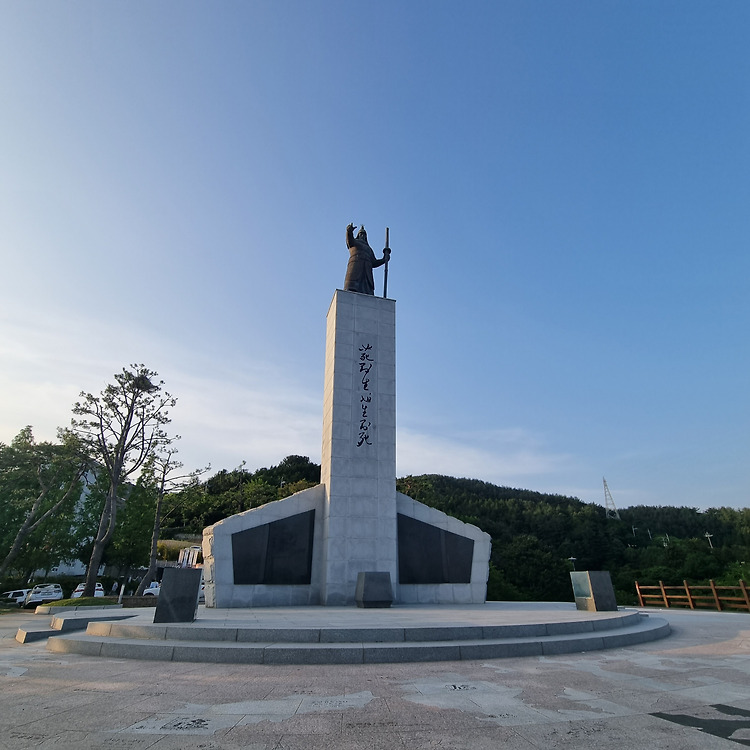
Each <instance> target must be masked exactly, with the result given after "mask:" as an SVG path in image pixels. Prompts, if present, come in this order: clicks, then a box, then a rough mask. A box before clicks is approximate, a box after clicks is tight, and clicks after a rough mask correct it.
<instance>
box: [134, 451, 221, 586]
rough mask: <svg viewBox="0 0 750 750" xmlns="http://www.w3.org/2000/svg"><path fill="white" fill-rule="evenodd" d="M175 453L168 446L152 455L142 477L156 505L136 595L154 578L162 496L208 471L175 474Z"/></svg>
mask: <svg viewBox="0 0 750 750" xmlns="http://www.w3.org/2000/svg"><path fill="white" fill-rule="evenodd" d="M175 453H177V450H176V449H174V448H171V447H168V448H167V450H166V451H165V452H164V453H163V454H161V455H154V456H152V458H151V459H150V460H149V462H148V465H147V468H146V470H145V471H144V475H145V476H144V478H145V479H146V481H148V482H149V483H150V484H151V486H152V487H153V488H154V491H155V494H156V505H155V509H154V527H153V531H152V534H151V551H150V555H149V563H148V572H147V573H146V575H145V576H143V579H142V580H141V582H140V584H139V585H138V589H137V591H136V592H135V595H136V596H142V595H143V592H144V591H145V589H146V587H147V586H148V585H149V583H151V581H153V580H154V576H155V575H156V557H157V546H158V543H159V534H160V532H161V522H162V514H163V509H164V498H165V496H166V495H167V494H168V493H170V494H171V493H175V492H178V491H179V490H181V489H184V488H186V487H188V486H195V485H196V484H197V483H198V477H200V475H201V474H204V473H205V472H207V471H209V469H210V468H211V467H210V466H207V467H206V468H205V469H200V470H198V471H193V472H191V473H190V474H176V472H178V471H179V470H180V469H181V468H182V463H181V462H180V461H178V460H177V459H175V457H174V456H175Z"/></svg>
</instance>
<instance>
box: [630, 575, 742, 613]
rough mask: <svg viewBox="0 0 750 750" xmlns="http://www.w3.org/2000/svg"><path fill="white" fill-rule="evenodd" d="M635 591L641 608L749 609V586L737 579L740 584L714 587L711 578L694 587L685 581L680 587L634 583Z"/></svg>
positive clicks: (661, 582)
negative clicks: (703, 583)
mask: <svg viewBox="0 0 750 750" xmlns="http://www.w3.org/2000/svg"><path fill="white" fill-rule="evenodd" d="M635 592H636V594H638V603H639V605H640V606H641V607H648V606H656V607H666V608H670V607H689V608H690V609H698V608H703V609H716V610H718V611H720V612H721V611H722V610H725V609H742V610H746V611H747V612H750V589H748V587H747V584H746V583H745V582H744V581H743V580H742V579H740V581H739V586H717V585H716V584H715V583H714V581H713V580H710V581H709V582H708V585H707V586H696V585H695V584H692V585H691V584H689V583H688V582H687V581H683V582H682V586H666V585H665V584H664V581H659V585H658V586H643V585H642V584H640V583H638V581H636V582H635Z"/></svg>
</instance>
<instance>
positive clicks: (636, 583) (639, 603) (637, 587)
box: [635, 581, 747, 607]
mask: <svg viewBox="0 0 750 750" xmlns="http://www.w3.org/2000/svg"><path fill="white" fill-rule="evenodd" d="M635 593H636V594H638V606H639V607H645V606H646V605H645V604H644V603H643V595H642V594H641V587H640V586H639V585H638V581H636V582H635ZM745 596H747V594H745Z"/></svg>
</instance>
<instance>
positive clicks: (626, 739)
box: [516, 715, 738, 750]
mask: <svg viewBox="0 0 750 750" xmlns="http://www.w3.org/2000/svg"><path fill="white" fill-rule="evenodd" d="M516 731H517V732H518V733H519V734H520V735H521V736H522V737H525V738H526V739H528V740H529V742H531V743H533V745H534V747H538V748H562V749H565V748H570V749H571V750H622V748H623V747H628V746H630V745H632V744H633V742H635V743H637V744H638V746H640V747H653V748H659V750H738V745H737V744H736V743H734V742H729V741H727V740H722V739H720V738H718V737H712V736H710V735H707V734H705V733H704V732H699V731H696V730H694V729H690V728H684V727H680V726H678V725H676V724H673V723H671V722H667V721H663V720H661V719H657V718H655V717H653V716H648V715H646V716H628V717H616V718H611V719H600V720H596V721H571V722H558V723H554V724H544V725H540V726H537V727H517V728H516Z"/></svg>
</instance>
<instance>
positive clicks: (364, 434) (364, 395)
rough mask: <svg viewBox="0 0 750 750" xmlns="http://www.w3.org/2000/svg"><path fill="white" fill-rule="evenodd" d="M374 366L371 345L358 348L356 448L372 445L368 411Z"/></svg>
mask: <svg viewBox="0 0 750 750" xmlns="http://www.w3.org/2000/svg"><path fill="white" fill-rule="evenodd" d="M374 366H375V360H374V358H373V348H372V344H362V345H361V346H360V347H359V372H360V375H361V378H360V392H359V406H360V415H359V435H358V440H357V447H358V448H361V447H362V446H363V445H372V442H371V441H370V428H371V427H372V421H371V420H370V416H369V415H370V410H371V409H372V407H373V403H372V390H371V389H370V381H371V380H372V377H373V376H374V374H375V373H374V372H373V368H374Z"/></svg>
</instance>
